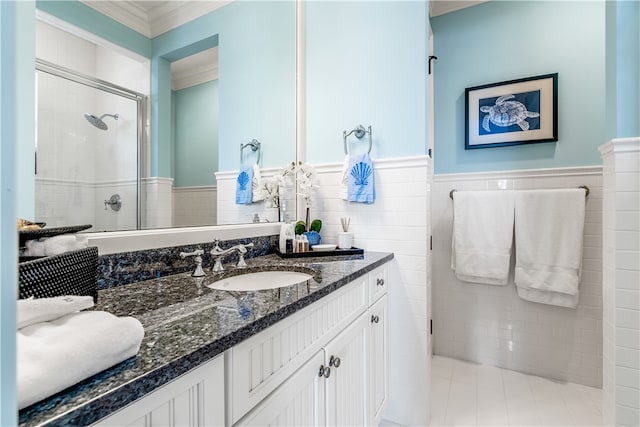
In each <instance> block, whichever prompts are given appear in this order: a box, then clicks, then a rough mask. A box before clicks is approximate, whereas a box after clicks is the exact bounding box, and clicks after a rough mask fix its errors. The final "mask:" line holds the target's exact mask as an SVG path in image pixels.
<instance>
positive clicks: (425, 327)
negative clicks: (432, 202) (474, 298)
mask: <svg viewBox="0 0 640 427" xmlns="http://www.w3.org/2000/svg"><path fill="white" fill-rule="evenodd" d="M316 170H317V172H318V177H319V184H320V188H319V189H318V193H317V197H316V198H315V200H314V204H313V207H312V208H311V218H312V219H313V218H320V219H322V222H323V226H322V231H321V233H320V234H321V236H322V241H323V243H337V242H338V239H337V233H338V232H339V231H342V229H341V225H340V218H341V217H344V216H348V217H350V218H351V227H350V231H353V233H354V243H353V244H354V246H356V247H359V248H364V249H365V250H369V251H380V252H393V253H394V255H395V258H394V260H393V262H392V263H391V268H390V275H389V282H390V287H389V305H390V312H389V318H390V322H391V323H390V356H389V360H390V375H389V380H390V394H389V395H390V401H389V406H388V408H387V411H386V413H385V414H384V418H385V419H386V420H387V422H393V423H397V424H399V425H427V424H428V423H429V394H428V393H429V380H428V378H429V377H428V369H429V363H430V359H431V358H430V357H429V356H430V350H429V344H430V336H429V318H430V317H431V316H430V313H429V311H428V303H427V281H428V270H429V269H428V268H427V266H428V265H429V263H430V259H429V257H430V251H429V228H430V222H429V181H428V177H429V175H430V173H431V172H430V171H431V165H430V164H429V159H428V158H427V157H426V156H424V157H411V158H399V159H383V160H375V161H374V170H375V175H374V178H375V183H376V196H377V198H376V202H375V203H373V204H370V205H365V204H358V203H349V202H346V201H344V200H342V199H339V198H338V197H337V195H338V188H339V184H340V182H341V180H342V177H341V170H342V165H340V164H324V165H316ZM265 172H269V171H263V176H264V175H265ZM269 173H271V172H269ZM236 176H237V172H221V173H217V174H216V179H217V182H218V219H219V221H220V223H223V221H237V220H238V219H240V218H245V219H249V221H250V217H251V216H253V213H254V212H258V211H259V209H260V206H261V205H260V204H258V205H256V204H253V205H249V206H243V205H240V206H239V205H235V202H234V201H235V178H236Z"/></svg>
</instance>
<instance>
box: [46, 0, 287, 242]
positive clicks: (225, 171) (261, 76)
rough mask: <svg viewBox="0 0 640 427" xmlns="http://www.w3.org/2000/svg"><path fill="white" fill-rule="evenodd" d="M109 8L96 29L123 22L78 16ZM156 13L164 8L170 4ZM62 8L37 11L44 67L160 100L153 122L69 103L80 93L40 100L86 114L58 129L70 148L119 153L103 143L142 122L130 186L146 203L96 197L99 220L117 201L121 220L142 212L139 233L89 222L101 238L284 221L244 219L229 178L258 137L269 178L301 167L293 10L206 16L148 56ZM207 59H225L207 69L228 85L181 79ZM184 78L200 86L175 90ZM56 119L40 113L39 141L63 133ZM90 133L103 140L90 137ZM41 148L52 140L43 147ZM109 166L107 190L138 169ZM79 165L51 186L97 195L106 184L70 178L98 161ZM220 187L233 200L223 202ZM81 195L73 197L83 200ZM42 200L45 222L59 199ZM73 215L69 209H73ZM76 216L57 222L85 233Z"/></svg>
mask: <svg viewBox="0 0 640 427" xmlns="http://www.w3.org/2000/svg"><path fill="white" fill-rule="evenodd" d="M107 3H108V4H109V5H110V6H113V7H105V8H104V10H99V12H100V13H101V14H102V15H96V14H91V16H92V20H95V21H96V22H95V24H96V25H95V27H96V28H98V27H100V25H99V24H100V23H101V20H102V19H103V18H101V16H102V17H104V19H108V18H106V17H105V15H108V16H109V17H111V18H112V19H115V20H118V18H117V17H114V16H110V15H109V13H108V11H109V10H112V9H114V8H115V9H118V7H119V2H115V1H114V2H109V1H105V2H91V5H89V4H88V3H87V4H85V3H83V5H82V6H78V7H77V9H78V10H79V11H82V9H83V8H84V7H93V5H104V4H107ZM149 3H154V4H157V5H158V7H160V6H161V4H162V3H163V2H149ZM181 3H183V4H182V5H181V6H180V7H185V8H188V7H190V6H193V9H194V10H197V9H198V8H197V7H195V6H196V3H198V2H181ZM56 4H58V2H47V3H46V7H44V6H45V3H42V4H41V6H42V9H38V10H37V11H36V15H37V23H36V57H37V58H38V60H42V61H47V62H49V63H52V64H55V65H57V66H60V67H63V68H65V69H69V70H73V71H75V72H79V73H81V74H82V75H84V76H90V77H91V78H93V79H96V80H100V81H104V82H111V83H112V84H113V85H114V86H116V87H118V88H126V89H128V90H132V91H135V92H136V93H140V94H143V95H145V96H147V97H150V95H151V93H152V92H153V93H154V94H155V96H154V98H153V100H154V103H149V104H147V102H144V106H143V110H144V111H143V114H139V115H138V117H135V116H131V115H129V113H127V112H126V111H125V110H124V109H121V108H119V107H117V106H111V105H108V104H104V103H103V104H97V105H85V104H79V103H77V102H76V101H74V100H72V99H71V96H72V93H73V92H74V91H75V90H76V89H69V90H70V92H64V93H63V94H62V95H60V94H54V95H53V97H52V98H50V99H49V100H43V99H42V97H47V96H51V94H50V92H52V91H48V92H46V91H43V92H42V93H41V92H40V91H39V95H38V96H39V97H40V98H41V99H39V100H38V102H39V103H40V102H42V104H43V105H47V108H48V109H50V110H51V112H52V111H53V110H54V109H55V108H68V107H69V106H70V105H72V104H78V105H79V106H81V111H75V112H74V114H75V118H76V123H73V124H72V123H71V122H72V120H71V119H69V120H68V122H64V123H63V124H62V122H60V123H61V126H62V128H63V129H62V130H59V131H56V132H59V133H61V134H62V133H65V132H68V133H69V134H71V135H72V136H69V137H67V138H64V139H66V140H69V141H71V140H73V138H80V139H83V138H84V139H87V140H89V139H91V140H93V141H94V142H96V147H98V146H99V147H101V148H99V149H100V150H108V149H114V146H115V145H117V144H116V143H114V142H111V143H110V144H107V143H101V142H98V141H102V140H108V139H109V138H112V137H113V135H115V134H118V135H119V134H120V133H121V132H122V130H121V128H123V127H124V126H125V125H126V124H127V123H129V124H132V123H136V120H138V121H139V122H138V123H137V124H138V125H139V126H138V129H137V131H138V132H139V133H141V134H143V135H144V136H143V137H142V138H141V139H140V141H139V146H136V144H135V143H134V146H136V149H137V150H138V151H136V156H137V157H136V161H134V162H133V163H134V169H132V170H131V171H130V172H131V173H132V174H133V175H132V178H131V179H138V184H137V186H138V187H137V188H138V189H139V197H138V198H139V201H136V200H135V199H134V200H130V197H129V196H128V194H127V192H126V191H120V190H119V189H109V191H108V194H102V193H100V194H96V195H94V196H93V199H94V200H93V204H94V205H95V206H96V209H101V212H97V214H96V215H98V216H99V215H104V214H105V212H104V206H105V205H104V201H105V200H109V198H110V197H111V195H113V194H119V195H120V196H121V200H122V208H121V209H120V211H119V213H118V215H120V214H122V213H123V212H124V211H126V210H127V208H133V207H136V208H137V217H136V219H135V222H133V225H131V224H132V222H131V221H129V220H127V221H115V220H114V221H112V224H107V225H104V226H103V225H102V224H101V223H100V221H99V220H98V219H94V221H83V222H88V223H94V225H95V227H94V229H95V230H110V231H111V230H113V231H115V230H130V229H135V228H139V229H148V228H168V227H181V226H202V225H217V224H232V223H233V224H238V223H247V222H252V221H253V220H254V219H255V218H256V214H259V218H260V221H266V220H269V221H271V220H274V218H275V220H277V218H278V215H276V214H274V213H273V212H272V211H273V208H271V207H267V203H265V202H257V203H255V204H253V205H246V206H241V207H240V208H238V206H236V205H234V203H233V199H232V194H231V191H228V189H227V187H228V186H227V187H224V186H223V183H221V180H220V178H219V177H220V176H221V177H222V178H223V181H229V182H231V180H232V179H235V176H236V175H237V173H238V172H237V170H238V167H239V165H238V148H237V147H238V145H239V144H240V143H245V142H247V141H250V140H252V139H253V138H256V139H258V140H260V141H261V142H262V143H263V144H264V147H265V150H263V154H264V155H263V157H262V158H261V161H260V163H261V168H262V170H263V172H264V174H265V175H263V176H265V177H268V176H269V174H273V173H275V171H276V170H277V169H278V168H279V167H280V166H281V165H282V164H286V163H288V162H290V161H291V160H293V159H295V156H296V151H295V129H296V128H295V120H296V116H295V64H296V62H295V37H296V32H295V28H296V26H295V3H294V2H281V1H248V2H244V1H237V2H236V1H234V2H229V3H228V4H227V5H226V6H223V7H221V8H220V9H219V10H215V11H212V12H205V15H203V16H201V17H200V18H199V19H196V20H192V21H189V22H186V23H184V24H182V25H180V26H179V27H178V28H176V29H175V30H171V29H169V30H167V29H166V28H165V29H164V32H163V33H161V34H160V35H158V36H154V37H153V38H150V39H149V41H150V51H149V52H148V53H139V54H138V53H134V52H131V51H128V50H126V49H125V48H123V47H120V46H117V45H116V44H115V43H118V41H120V40H122V34H119V33H113V34H107V33H105V32H104V31H103V32H102V33H101V35H100V36H96V35H94V34H91V27H90V26H85V27H83V28H77V27H74V25H73V24H71V23H68V22H64V21H65V20H66V19H65V17H66V14H67V13H69V11H70V10H71V9H69V8H66V7H64V8H57V6H56ZM59 4H63V3H62V2H60V3H59ZM36 7H38V5H36ZM150 7H151V8H152V7H153V6H152V5H151V6H150ZM98 9H100V8H98ZM45 11H46V12H45ZM105 28H107V31H119V29H118V27H116V26H112V25H107V26H106V27H105ZM132 48H133V46H132ZM134 50H135V49H134ZM203 50H205V52H203ZM198 54H201V55H203V56H206V55H218V54H219V58H220V61H218V60H217V59H212V58H211V56H209V57H208V58H207V59H205V61H204V63H206V67H209V68H210V69H215V68H218V67H216V64H217V63H218V62H219V69H220V76H221V77H220V78H219V79H218V78H217V76H215V77H207V78H206V79H205V80H199V81H198V80H197V79H195V80H194V79H193V78H192V77H193V76H192V77H189V76H185V75H184V68H187V69H191V70H187V71H191V72H193V70H194V67H192V66H189V65H187V66H185V67H183V71H181V70H179V68H180V63H181V61H180V60H181V59H185V61H187V62H188V61H189V60H190V59H191V60H193V58H194V57H196V56H198ZM141 55H142V56H141ZM185 57H186V58H185ZM170 66H171V69H169V67H170ZM206 67H205V68H206ZM216 71H217V70H216ZM180 74H182V75H180ZM192 74H193V73H192ZM64 78H66V76H65V77H64ZM176 79H177V80H180V79H182V80H183V81H186V80H189V79H191V82H189V83H187V84H182V86H176V87H171V85H172V83H171V82H172V80H176ZM60 87H62V86H60ZM49 112H50V111H46V112H45V111H44V110H42V111H39V112H38V133H39V134H47V133H51V132H50V131H49V128H50V127H51V126H52V123H55V121H56V120H55V116H56V114H57V113H53V117H54V118H53V119H46V113H49ZM116 115H117V117H118V118H117V119H116ZM78 118H79V120H78ZM85 119H86V120H85ZM41 121H42V123H40V122H41ZM92 124H93V126H92ZM77 125H82V126H81V127H80V129H75V128H73V127H72V126H77ZM105 127H106V128H107V129H104V128H105ZM90 132H93V135H90V136H89V133H90ZM83 133H84V134H85V135H84V136H83ZM134 133H135V131H134ZM40 136H42V135H40ZM138 136H139V135H138ZM61 141H62V140H61V139H58V140H57V142H55V143H56V144H58V146H57V147H56V148H54V149H53V151H54V152H56V153H57V150H58V148H59V147H60V145H61V144H62V142H61ZM42 143H44V141H39V142H38V144H42ZM65 143H66V144H68V142H65ZM109 147H110V148H109ZM43 150H46V148H44V147H40V146H38V147H37V161H38V162H43V161H44V159H43ZM62 150H64V149H62ZM96 150H98V148H96ZM114 150H115V149H114ZM74 154H75V153H73V152H72V154H69V158H68V159H65V161H67V162H70V161H71V159H72V158H73V155H74ZM110 154H112V153H110ZM100 156H101V157H98V156H96V158H99V159H100V160H98V162H101V163H103V164H108V165H109V169H110V170H112V171H113V172H114V175H113V176H107V177H105V179H107V178H108V180H109V181H118V180H120V179H121V178H120V176H121V175H117V176H116V175H115V172H116V171H118V172H122V176H124V175H126V174H125V173H124V169H125V168H126V167H129V166H131V165H130V164H126V163H123V162H121V161H120V160H119V159H118V158H117V156H116V157H112V158H108V157H106V155H102V154H100ZM52 158H53V157H51V158H49V160H50V159H52ZM77 161H78V162H80V163H81V164H80V165H70V164H68V163H64V162H57V164H58V165H59V166H60V167H61V168H62V169H63V170H61V171H55V172H54V174H53V175H52V176H55V177H57V176H66V175H74V176H77V177H78V179H79V180H81V181H84V180H88V181H89V182H90V185H92V186H95V187H98V186H100V185H103V184H102V182H94V181H90V180H91V179H93V178H90V177H85V176H84V175H83V174H80V173H79V172H78V173H75V172H72V171H82V170H84V169H85V168H86V166H87V165H88V164H92V163H95V161H94V160H91V159H82V158H80V157H78V159H77ZM54 163H55V162H54V161H52V163H51V164H50V165H45V166H46V167H51V168H53V167H54V166H55V164H54ZM100 167H103V166H100ZM41 172H42V171H40V170H39V171H38V178H37V179H40V177H41V176H42V177H44V175H41ZM216 173H218V174H220V173H221V174H222V175H216ZM51 179H58V178H51ZM64 179H70V180H71V179H75V178H64ZM100 179H101V178H100ZM96 180H98V178H96ZM104 185H110V184H108V183H104ZM225 185H226V184H225ZM221 186H222V187H224V188H223V190H224V191H221ZM56 191H57V190H56ZM60 191H61V190H60ZM221 193H223V194H222V195H221ZM78 194H79V193H78V192H76V193H75V195H76V196H77V195H78ZM41 196H42V197H43V198H42V200H36V205H37V206H40V209H37V210H38V215H39V216H40V215H43V216H44V215H46V212H47V210H51V209H52V208H51V207H50V206H51V203H52V200H51V199H57V196H55V195H54V193H51V194H49V195H47V196H43V195H42V193H41V192H38V194H37V195H36V197H41ZM69 197H71V196H65V197H62V196H61V197H60V198H59V200H58V202H60V201H61V200H65V199H68V200H72V199H69ZM73 200H75V199H73ZM67 205H69V206H71V205H72V203H67ZM69 206H67V209H66V211H65V209H60V212H59V213H55V215H54V216H55V217H56V219H55V220H51V221H52V222H50V223H51V224H56V223H58V224H74V223H77V222H78V221H79V218H78V217H79V216H80V214H79V213H78V212H79V210H78V209H71V208H70V207H69ZM98 207H99V208H98ZM63 208H64V207H63ZM292 209H295V207H293V208H289V210H290V211H292ZM267 211H268V212H267ZM107 213H109V214H112V213H113V210H112V209H108V210H107ZM267 213H269V214H270V215H267ZM122 217H123V218H124V216H122ZM82 218H85V216H82ZM118 218H120V217H118ZM112 219H113V218H112ZM47 222H49V221H47ZM111 226H113V228H111Z"/></svg>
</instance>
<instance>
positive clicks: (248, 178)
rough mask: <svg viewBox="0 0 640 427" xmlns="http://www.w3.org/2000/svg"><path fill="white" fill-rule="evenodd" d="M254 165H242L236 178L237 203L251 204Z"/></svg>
mask: <svg viewBox="0 0 640 427" xmlns="http://www.w3.org/2000/svg"><path fill="white" fill-rule="evenodd" d="M252 187H253V165H242V167H240V172H239V173H238V177H237V178H236V205H250V204H251V201H252V198H253V195H252V193H253V191H252Z"/></svg>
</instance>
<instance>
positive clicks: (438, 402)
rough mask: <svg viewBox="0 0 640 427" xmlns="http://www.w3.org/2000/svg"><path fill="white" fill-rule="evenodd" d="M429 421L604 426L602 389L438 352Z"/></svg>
mask: <svg viewBox="0 0 640 427" xmlns="http://www.w3.org/2000/svg"><path fill="white" fill-rule="evenodd" d="M431 396H432V397H431V426H601V425H602V403H601V402H602V390H601V389H598V388H593V387H587V386H583V385H580V384H573V383H563V382H559V381H554V380H550V379H547V378H542V377H536V376H533V375H526V374H522V373H519V372H515V371H509V370H506V369H500V368H495V367H493V366H486V365H477V364H474V363H471V362H464V361H461V360H456V359H451V358H448V357H442V356H434V357H433V359H432V364H431Z"/></svg>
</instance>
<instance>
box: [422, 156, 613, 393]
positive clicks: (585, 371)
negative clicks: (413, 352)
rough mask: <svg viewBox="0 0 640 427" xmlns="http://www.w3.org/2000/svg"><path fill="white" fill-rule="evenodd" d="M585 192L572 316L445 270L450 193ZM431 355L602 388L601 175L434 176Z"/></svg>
mask: <svg viewBox="0 0 640 427" xmlns="http://www.w3.org/2000/svg"><path fill="white" fill-rule="evenodd" d="M580 185H587V186H588V187H589V189H590V195H589V198H588V199H587V206H586V209H587V215H586V223H585V228H584V238H585V239H584V248H583V249H584V253H583V276H582V281H581V283H580V303H579V306H578V308H577V309H575V310H573V309H568V308H563V307H556V306H549V305H544V304H536V303H533V302H529V301H524V300H522V299H520V298H519V297H518V296H517V294H516V290H515V286H514V285H513V279H511V280H510V282H509V284H508V285H507V286H491V285H480V284H472V283H466V282H462V281H460V280H458V279H457V278H456V277H455V276H454V274H453V272H452V271H451V227H452V207H453V205H452V201H451V199H450V198H449V192H450V191H451V190H452V189H457V190H488V189H534V188H565V187H578V186H580ZM431 199H432V210H431V213H432V232H433V311H434V317H433V318H434V320H433V322H434V353H435V354H438V355H443V356H450V357H455V358H458V359H464V360H470V361H474V362H478V363H484V364H490V365H494V366H498V367H502V368H509V369H513V370H517V371H521V372H526V373H531V374H535V375H541V376H546V377H551V378H555V379H561V380H567V381H571V382H575V383H580V384H585V385H589V386H596V387H600V386H601V384H602V292H601V288H602V279H601V278H602V261H601V257H602V230H601V216H602V175H601V168H599V167H593V168H571V169H563V170H530V171H527V170H525V171H517V172H501V173H484V174H482V173H473V174H456V175H436V176H434V183H433V187H432V193H431Z"/></svg>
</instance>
